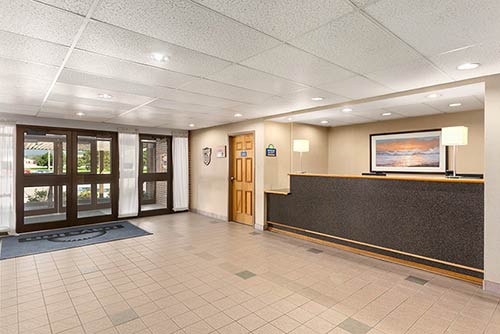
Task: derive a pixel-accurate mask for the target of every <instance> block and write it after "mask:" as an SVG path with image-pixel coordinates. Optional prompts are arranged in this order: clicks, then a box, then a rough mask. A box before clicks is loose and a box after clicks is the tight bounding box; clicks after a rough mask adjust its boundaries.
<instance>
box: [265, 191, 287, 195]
mask: <svg viewBox="0 0 500 334" xmlns="http://www.w3.org/2000/svg"><path fill="white" fill-rule="evenodd" d="M264 193H265V194H276V195H285V196H286V195H290V192H289V191H280V190H264Z"/></svg>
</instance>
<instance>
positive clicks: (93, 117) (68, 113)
mask: <svg viewBox="0 0 500 334" xmlns="http://www.w3.org/2000/svg"><path fill="white" fill-rule="evenodd" d="M76 113H77V111H76V110H68V109H65V110H64V112H61V110H58V109H56V110H53V109H45V110H44V111H42V112H40V113H38V114H37V117H42V118H56V119H65V120H73V121H85V122H104V121H106V120H108V119H109V118H110V115H109V114H104V113H102V112H91V111H86V112H85V116H83V117H82V116H78V115H76Z"/></svg>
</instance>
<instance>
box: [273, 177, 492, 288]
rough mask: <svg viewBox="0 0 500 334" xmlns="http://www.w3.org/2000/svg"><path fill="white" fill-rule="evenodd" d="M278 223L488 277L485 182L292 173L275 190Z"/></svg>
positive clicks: (275, 220)
mask: <svg viewBox="0 0 500 334" xmlns="http://www.w3.org/2000/svg"><path fill="white" fill-rule="evenodd" d="M267 221H268V224H269V226H270V227H271V228H273V229H279V230H283V231H288V232H293V233H295V234H301V235H304V236H307V237H312V238H316V239H320V240H324V241H329V242H333V243H335V244H340V245H344V246H349V247H352V248H356V249H360V250H364V251H368V252H372V253H376V254H380V255H384V256H389V257H393V258H397V259H401V260H405V261H411V262H414V263H417V264H422V265H424V266H431V267H435V268H440V269H444V270H447V271H452V272H456V273H459V274H463V275H467V276H472V277H475V278H482V276H483V251H484V250H483V248H484V243H483V229H484V183H483V181H482V180H477V181H475V182H471V181H468V180H463V181H461V180H455V181H452V182H449V181H445V180H437V179H436V180H435V181H433V180H432V179H421V180H419V179H415V178H413V179H409V178H408V179H405V178H377V177H349V176H345V177H343V176H329V175H324V176H317V175H307V174H306V175H296V174H293V175H291V176H290V193H289V194H287V195H283V194H279V193H272V192H271V193H268V194H267Z"/></svg>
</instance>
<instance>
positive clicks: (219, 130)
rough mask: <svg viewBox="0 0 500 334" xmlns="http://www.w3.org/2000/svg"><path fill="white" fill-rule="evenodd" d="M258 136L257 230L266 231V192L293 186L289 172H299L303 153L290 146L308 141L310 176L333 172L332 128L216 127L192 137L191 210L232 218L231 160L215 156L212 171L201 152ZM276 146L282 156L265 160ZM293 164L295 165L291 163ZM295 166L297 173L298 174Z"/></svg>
mask: <svg viewBox="0 0 500 334" xmlns="http://www.w3.org/2000/svg"><path fill="white" fill-rule="evenodd" d="M246 132H254V133H255V195H254V196H255V225H256V228H263V226H264V204H265V203H264V200H265V197H264V189H280V188H288V187H289V178H288V173H290V171H292V170H297V169H298V168H299V156H298V153H293V155H294V156H293V159H292V151H291V150H292V148H291V141H292V139H293V138H296V139H308V140H309V141H310V152H308V153H304V157H303V167H304V169H305V170H306V171H307V172H311V173H326V172H327V170H328V148H327V145H326V144H327V141H328V129H327V128H324V127H319V126H313V125H303V124H283V123H276V122H264V121H254V122H252V121H249V122H242V123H236V124H228V125H223V126H217V127H213V128H209V129H202V130H195V131H192V132H191V137H190V154H191V174H190V182H191V202H190V203H191V204H190V205H191V209H192V210H193V211H195V212H199V213H201V214H205V215H209V216H213V217H216V218H220V219H227V218H228V205H229V200H228V198H229V179H228V176H229V158H216V157H215V152H213V153H212V162H211V163H210V165H209V166H205V165H204V164H203V157H202V149H203V148H204V147H211V148H212V149H213V150H214V151H215V148H216V147H217V146H220V145H227V146H228V147H229V136H230V135H235V134H240V133H246ZM269 144H273V145H274V146H275V147H276V149H277V157H276V158H271V157H266V156H265V148H266V147H267V146H268V145H269ZM292 160H293V161H292ZM292 163H293V165H294V166H296V168H297V169H294V168H295V167H293V166H292Z"/></svg>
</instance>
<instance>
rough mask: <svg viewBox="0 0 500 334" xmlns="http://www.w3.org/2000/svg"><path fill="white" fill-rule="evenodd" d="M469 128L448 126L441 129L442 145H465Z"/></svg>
mask: <svg viewBox="0 0 500 334" xmlns="http://www.w3.org/2000/svg"><path fill="white" fill-rule="evenodd" d="M468 133H469V128H468V127H466V126H450V127H447V128H443V129H442V130H441V144H442V145H444V146H455V145H457V146H461V145H467V141H468Z"/></svg>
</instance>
